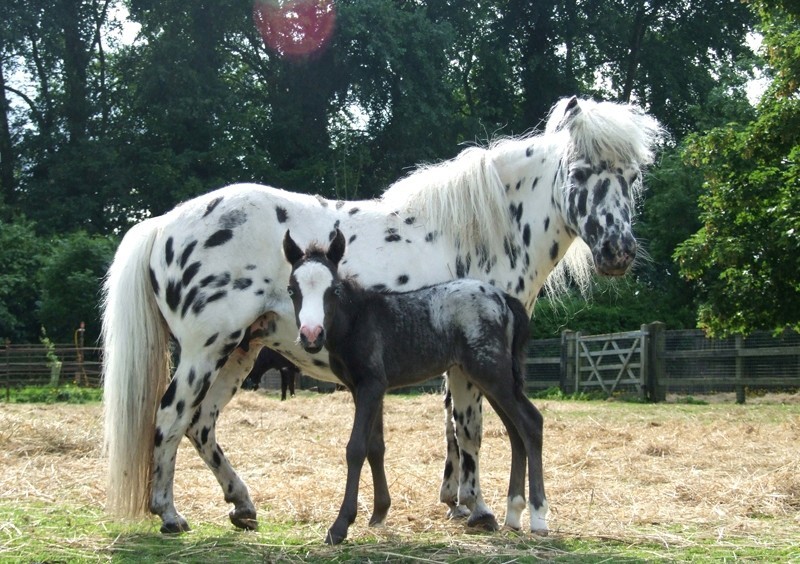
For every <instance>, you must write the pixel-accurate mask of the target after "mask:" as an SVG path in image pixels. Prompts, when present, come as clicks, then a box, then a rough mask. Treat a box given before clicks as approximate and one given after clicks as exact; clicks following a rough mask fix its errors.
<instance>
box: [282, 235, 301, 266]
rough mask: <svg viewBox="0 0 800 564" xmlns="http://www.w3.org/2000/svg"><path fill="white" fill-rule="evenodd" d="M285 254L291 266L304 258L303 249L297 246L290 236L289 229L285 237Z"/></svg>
mask: <svg viewBox="0 0 800 564" xmlns="http://www.w3.org/2000/svg"><path fill="white" fill-rule="evenodd" d="M283 254H284V255H285V256H286V260H287V261H289V264H295V263H296V262H297V261H299V260H300V259H301V258H303V251H302V249H300V247H298V246H297V243H295V242H294V239H292V236H291V235H289V230H288V229H287V230H286V235H284V236H283Z"/></svg>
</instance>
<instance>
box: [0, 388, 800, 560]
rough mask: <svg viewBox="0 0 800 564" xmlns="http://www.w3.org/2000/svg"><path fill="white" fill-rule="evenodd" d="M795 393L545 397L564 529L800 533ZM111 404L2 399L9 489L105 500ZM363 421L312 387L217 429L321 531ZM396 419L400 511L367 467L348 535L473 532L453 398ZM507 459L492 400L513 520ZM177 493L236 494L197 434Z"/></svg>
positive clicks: (191, 500)
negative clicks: (448, 454)
mask: <svg viewBox="0 0 800 564" xmlns="http://www.w3.org/2000/svg"><path fill="white" fill-rule="evenodd" d="M790 399H791V401H786V398H779V400H778V401H775V402H771V403H770V402H768V401H767V400H762V401H760V402H758V403H757V404H756V403H755V402H754V403H752V404H748V405H744V406H737V405H731V404H730V403H728V404H710V405H675V404H660V405H631V404H623V403H618V402H569V401H541V402H538V406H539V408H540V409H541V411H542V413H543V415H544V418H545V440H544V447H545V448H544V467H545V487H546V490H547V497H548V501H549V504H550V509H551V514H550V526H551V530H552V533H553V534H554V535H563V536H577V537H601V538H613V539H618V540H621V541H624V542H627V541H630V542H642V541H646V540H649V541H656V542H659V543H664V544H667V545H673V546H674V545H676V544H677V545H685V544H691V543H693V542H700V541H701V540H702V541H708V540H709V539H711V540H717V541H724V539H725V538H730V537H737V538H740V537H751V538H753V539H755V540H754V542H765V543H768V542H772V541H774V542H786V541H787V540H788V541H791V540H792V539H794V540H795V541H797V542H800V472H798V468H800V408H799V407H798V406H800V402H797V401H795V400H796V398H790ZM101 412H102V409H101V407H100V406H99V405H90V406H68V405H14V404H0V467H2V469H3V471H2V473H0V499H2V500H4V501H12V500H24V501H40V502H45V503H53V504H58V503H68V504H71V505H78V506H94V507H102V506H103V503H104V495H105V493H104V481H105V476H104V472H105V463H104V460H103V458H102V453H101V442H102V418H101ZM352 415H353V405H352V400H351V398H350V396H349V395H348V394H347V393H343V392H338V393H334V394H328V395H318V394H312V393H305V392H304V393H301V394H299V395H298V397H296V398H294V399H291V400H289V401H285V402H279V401H277V400H276V399H275V397H274V396H267V395H265V394H263V393H261V392H241V393H239V394H237V396H236V397H235V398H234V400H233V401H232V402H231V404H230V405H229V406H228V408H227V409H226V410H225V411H224V412H223V415H222V417H221V421H220V425H219V429H218V433H217V435H218V438H219V441H220V444H221V445H222V447H223V448H224V450H225V452H226V454H227V455H228V457H229V458H230V459H231V461H232V463H233V464H234V467H235V468H236V469H237V470H238V471H239V473H240V475H241V476H242V477H243V479H244V480H245V482H246V483H247V484H248V485H249V487H250V491H251V494H252V496H253V500H254V502H255V503H256V507H257V508H258V510H259V520H260V521H261V522H262V523H267V522H270V521H274V522H296V523H300V524H301V526H304V527H306V526H307V527H309V528H310V529H312V530H313V531H315V532H316V531H319V537H320V539H321V537H322V534H323V532H324V530H325V529H326V528H327V527H328V526H329V525H330V524H331V522H332V521H333V519H334V517H335V515H336V512H337V510H338V507H339V504H340V502H341V499H342V495H343V490H344V482H345V468H346V464H345V445H346V444H347V441H348V437H349V432H350V426H351V423H352ZM385 424H386V441H387V452H386V466H387V476H388V480H389V485H390V491H391V494H392V502H393V505H392V509H391V510H390V512H389V518H388V520H387V524H386V526H385V527H383V528H379V529H372V528H369V527H367V524H366V523H367V519H368V517H369V512H370V507H371V498H372V487H371V476H370V473H369V469H368V465H365V469H364V473H363V475H362V482H361V483H362V487H361V493H360V498H359V512H360V513H359V517H358V519H357V520H356V523H355V524H354V525H353V526H352V527H351V529H350V537H351V538H355V539H358V538H359V537H370V538H375V537H377V538H378V540H383V539H385V540H394V539H398V538H399V539H405V540H412V539H414V538H416V537H418V536H419V535H420V534H421V533H434V534H445V535H446V534H448V533H461V532H463V530H464V529H463V527H464V524H463V522H459V521H447V520H446V519H445V518H444V513H445V508H444V506H443V505H442V504H440V503H439V501H438V492H439V484H440V478H441V473H442V469H443V454H444V437H443V410H442V402H441V398H440V396H438V395H422V396H415V397H403V396H389V397H388V398H387V400H386V416H385ZM509 464H510V450H509V446H508V441H507V437H506V433H505V430H504V429H503V427H502V425H501V424H500V422H499V419H498V418H497V416H496V415H495V414H494V413H493V412H492V411H491V409H490V408H489V407H488V406H486V408H485V418H484V440H483V449H482V452H481V480H482V486H483V490H484V496H485V498H486V500H487V502H488V503H489V505H490V506H491V507H493V508H494V509H495V511H496V513H497V516H498V518H499V520H500V521H501V522H502V518H503V516H504V513H505V504H506V499H505V498H506V491H507V486H508V469H509ZM175 493H176V504H177V506H178V508H179V510H180V511H181V512H182V513H183V514H184V515H185V516H186V518H187V519H188V520H189V522H190V523H195V522H215V523H219V524H227V512H228V510H229V507H228V505H227V504H226V503H225V502H224V501H223V499H222V492H221V491H220V488H219V486H218V484H217V483H216V481H215V479H214V477H213V475H212V474H211V472H210V471H209V470H208V469H207V468H206V467H205V465H204V464H203V463H202V461H201V460H200V459H199V457H198V456H196V454H195V453H194V451H193V449H192V447H191V446H190V445H189V443H188V441H183V443H182V446H181V449H180V451H179V455H178V460H177V474H176V484H175ZM154 528H155V524H154ZM500 534H510V533H507V532H504V533H500Z"/></svg>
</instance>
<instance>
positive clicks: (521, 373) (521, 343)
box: [505, 294, 531, 395]
mask: <svg viewBox="0 0 800 564" xmlns="http://www.w3.org/2000/svg"><path fill="white" fill-rule="evenodd" d="M505 298H506V304H507V305H508V309H510V310H511V314H512V315H513V316H514V337H513V339H512V341H511V370H512V372H513V373H514V391H515V393H518V394H522V395H525V359H526V358H527V356H528V340H529V339H530V321H531V318H530V317H529V316H528V312H527V311H526V310H525V306H523V305H522V302H520V301H519V300H518V299H517V298H515V297H513V296H509V295H508V294H506V296H505Z"/></svg>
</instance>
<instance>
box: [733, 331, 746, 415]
mask: <svg viewBox="0 0 800 564" xmlns="http://www.w3.org/2000/svg"><path fill="white" fill-rule="evenodd" d="M742 341H743V339H742V336H741V335H736V337H735V340H734V342H735V347H736V373H735V374H734V379H735V381H736V403H738V404H743V403H744V401H745V393H744V385H742V376H743V374H742V364H743V362H742V354H741V353H742Z"/></svg>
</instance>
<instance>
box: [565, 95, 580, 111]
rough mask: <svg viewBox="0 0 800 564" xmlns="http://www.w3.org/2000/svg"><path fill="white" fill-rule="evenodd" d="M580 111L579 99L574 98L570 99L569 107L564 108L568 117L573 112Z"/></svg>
mask: <svg viewBox="0 0 800 564" xmlns="http://www.w3.org/2000/svg"><path fill="white" fill-rule="evenodd" d="M580 111H581V107H580V106H579V105H578V97H577V96H573V97H572V98H570V99H569V102H567V107H566V108H564V113H565V114H566V115H569V114H571V113H572V112H580Z"/></svg>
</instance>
